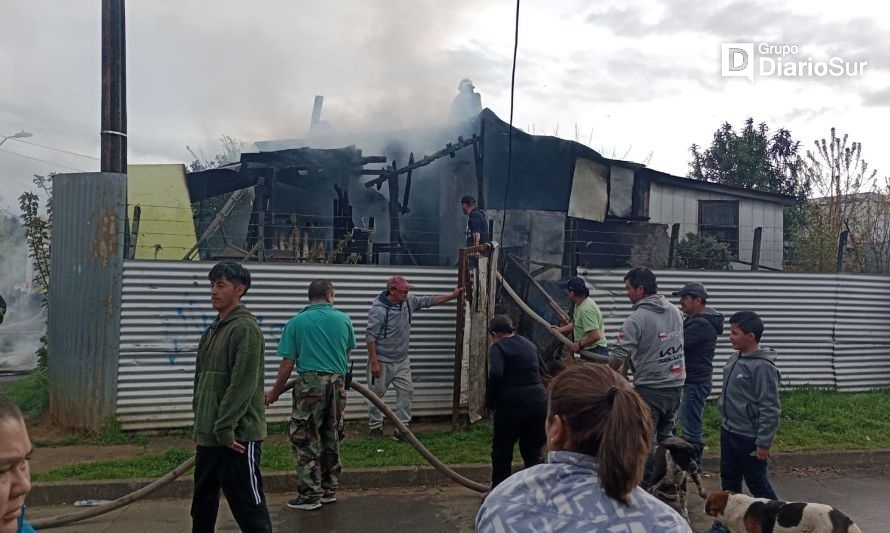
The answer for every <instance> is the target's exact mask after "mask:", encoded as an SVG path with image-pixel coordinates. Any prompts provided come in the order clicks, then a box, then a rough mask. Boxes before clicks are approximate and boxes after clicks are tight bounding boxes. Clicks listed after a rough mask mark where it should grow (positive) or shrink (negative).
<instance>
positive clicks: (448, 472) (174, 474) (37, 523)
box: [31, 273, 608, 530]
mask: <svg viewBox="0 0 890 533" xmlns="http://www.w3.org/2000/svg"><path fill="white" fill-rule="evenodd" d="M497 278H498V281H499V282H500V283H501V286H502V287H503V288H504V289H505V290H506V292H507V293H508V294H509V295H510V297H511V298H512V299H513V300H514V301H515V302H516V303H517V304H518V305H519V306H520V308H521V309H522V310H523V311H524V312H525V313H526V314H528V315H529V316H531V317H532V318H533V319H534V320H535V321H537V322H539V323H540V324H542V325H544V326H545V327H547V328H548V330H549V331H550V333H551V334H552V335H553V336H554V337H556V338H557V339H559V340H560V341H561V342H562V343H563V344H565V345H568V346H571V344H572V341H570V340H569V339H568V338H566V337H565V336H564V335H562V334H561V333H559V332H557V331H555V330H554V329H552V328H550V327H549V326H550V324H549V323H548V322H547V321H546V320H545V319H544V318H542V317H541V316H540V315H538V314H537V313H535V312H534V311H533V310H532V309H531V308H530V307H528V305H526V304H525V302H523V301H522V298H520V297H519V295H518V294H516V291H514V290H513V288H512V287H510V285H509V284H508V283H507V281H506V280H505V279H504V278H503V276H501V274H500V273H497ZM582 354H583V355H585V356H587V357H588V358H589V359H592V360H596V361H598V362H603V361H607V360H608V358H606V357H604V356H602V355H599V354H594V353H592V352H588V351H586V350H585V351H582ZM294 382H295V381H290V382H289V383H288V384H287V387H285V389H284V392H286V391H288V390H290V389H292V388H293V386H294ZM350 388H352V389H353V390H355V391H357V392H358V393H359V394H361V395H362V396H364V397H365V398H367V399H368V401H370V402H371V403H373V404H374V405H375V406H376V407H377V408H378V409H380V411H381V412H382V413H383V414H384V415H386V417H387V418H388V419H389V420H390V422H392V423H393V424H394V425H395V426H396V429H398V430H399V432H401V434H402V435H403V436H404V437H405V438H406V440H407V441H408V443H409V444H410V445H411V446H413V447H414V449H415V450H417V452H418V453H419V454H420V455H421V456H422V457H423V458H424V459H425V460H426V461H427V462H428V463H429V464H430V465H432V466H433V467H434V468H435V469H436V470H438V471H439V472H441V473H442V474H443V475H445V476H446V477H447V478H448V479H450V480H452V481H454V482H455V483H457V484H458V485H461V486H463V487H466V488H468V489H470V490H474V491H477V492H487V491H488V490H489V486H488V485H484V484H482V483H479V482H476V481H473V480H472V479H469V478H466V477H464V476H462V475H460V474H458V473H457V472H455V471H454V470H453V469H451V468H450V467H448V465H446V464H445V463H443V462H442V461H440V460H439V458H437V457H436V456H435V455H433V454H432V453H431V452H430V451H429V450H428V449H427V448H426V447H425V446H424V445H423V444H422V443H421V442H420V441H419V440H418V439H417V437H415V436H414V434H413V433H411V430H409V429H408V427H407V426H405V425H404V424H403V423H402V422H401V421H399V419H398V417H396V415H395V413H393V412H392V410H391V409H390V408H389V407H388V406H387V405H386V404H385V403H383V400H381V399H380V398H379V397H378V396H377V395H376V394H374V393H373V392H371V390H370V389H368V387H367V386H365V385H364V384H362V383H359V382H357V381H353V382H352V383H351V385H350ZM194 465H195V458H194V457H190V458H189V459H188V460H186V461H185V462H183V463H182V464H181V465H179V466H177V467H176V468H174V469H173V470H171V471H170V472H168V473H167V474H166V475H164V476H163V477H161V478H158V479H156V480H155V481H153V482H151V483H149V484H148V485H146V486H144V487H142V488H141V489H139V490H136V491H134V492H132V493H130V494H127V495H126V496H122V497H120V498H118V499H116V500H114V501H112V502H110V503H107V504H104V505H99V506H96V507H92V508H89V509H84V510H82V511H77V512H73V513H68V514H64V515H59V516H54V517H50V518H41V519H39V520H34V521H33V522H32V523H31V524H32V525H33V526H34V528H36V529H38V530H40V529H50V528H54V527H60V526H65V525H68V524H73V523H75V522H80V521H82V520H86V519H88V518H93V517H95V516H100V515H103V514H105V513H110V512H111V511H115V510H117V509H120V508H122V507H126V506H127V505H130V504H131V503H133V502H136V501H139V500H140V499H142V498H144V497H146V496H148V495H149V494H151V493H153V492H155V491H158V490H160V489H162V488H164V487H166V486H167V485H169V484H171V483H172V482H173V481H175V480H176V479H177V478H179V477H180V476H182V475H183V474H185V473H186V472H188V471H189V470H191V468H192V467H193V466H194Z"/></svg>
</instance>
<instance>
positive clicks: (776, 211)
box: [649, 183, 783, 269]
mask: <svg viewBox="0 0 890 533" xmlns="http://www.w3.org/2000/svg"><path fill="white" fill-rule="evenodd" d="M699 200H734V201H738V202H739V259H740V260H741V261H747V262H750V261H751V252H752V250H753V247H754V230H755V229H756V228H758V227H762V228H763V236H762V238H761V246H760V264H761V265H764V266H767V267H771V268H779V269H781V268H782V256H783V239H782V204H780V203H772V202H764V201H760V200H754V199H751V198H743V197H738V196H732V195H729V194H722V193H717V192H705V191H700V190H696V189H686V188H682V187H671V186H669V185H665V184H661V183H653V184H652V185H651V188H650V189H649V221H650V222H652V223H655V224H667V225H668V226H670V225H671V224H674V223H677V222H679V223H680V239H682V238H683V236H685V235H686V234H687V233H698V201H699ZM738 267H739V268H743V269H744V268H748V266H747V265H741V264H738Z"/></svg>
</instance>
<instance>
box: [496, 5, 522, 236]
mask: <svg viewBox="0 0 890 533" xmlns="http://www.w3.org/2000/svg"><path fill="white" fill-rule="evenodd" d="M518 49H519V0H516V25H515V27H514V28H513V71H512V74H511V76H510V129H509V130H508V133H507V179H506V182H505V183H504V206H503V210H504V214H503V216H502V217H501V235H500V237H498V241H499V242H500V243H501V245H503V244H504V228H505V227H507V195H508V194H509V191H510V176H511V172H512V170H513V97H514V94H515V91H516V52H517V50H518Z"/></svg>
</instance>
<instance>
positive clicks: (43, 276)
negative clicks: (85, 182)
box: [19, 174, 53, 305]
mask: <svg viewBox="0 0 890 533" xmlns="http://www.w3.org/2000/svg"><path fill="white" fill-rule="evenodd" d="M52 178H53V175H52V174H50V175H48V176H38V175H35V176H34V185H36V186H37V188H38V189H40V190H42V191H43V192H44V193H45V194H46V198H47V200H46V212H45V214H44V213H43V212H42V210H41V208H40V196H39V195H38V194H37V193H36V192H33V191H26V192H24V193H22V195H21V196H19V207H20V208H21V215H20V218H21V220H22V227H23V228H24V229H25V239H26V240H27V241H28V255H29V256H30V257H31V260H32V262H33V265H34V283H36V284H37V286H38V287H40V290H41V292H42V293H43V302H44V305H46V299H47V296H48V295H49V254H50V237H51V235H52V227H53V190H52Z"/></svg>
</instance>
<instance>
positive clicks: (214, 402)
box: [192, 305, 266, 446]
mask: <svg viewBox="0 0 890 533" xmlns="http://www.w3.org/2000/svg"><path fill="white" fill-rule="evenodd" d="M264 351H265V341H264V340H263V333H262V331H260V326H259V325H258V324H257V321H256V318H254V316H253V315H252V314H251V313H250V311H248V310H247V309H246V308H245V307H244V306H243V305H239V306H238V307H236V308H235V309H234V310H232V311H231V312H230V313H229V314H227V315H226V316H225V318H223V319H219V318H217V319H216V320H214V321H213V324H211V325H210V327H209V328H207V331H205V332H204V335H202V336H201V342H200V343H199V344H198V357H197V360H196V362H195V389H194V397H193V399H192V409H193V411H194V413H195V426H194V431H195V440H196V441H197V443H198V445H199V446H228V445H229V444H231V443H233V442H235V441H239V442H250V441H261V440H263V439H265V438H266V414H265V413H266V409H265V407H264V405H263V366H264Z"/></svg>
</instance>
